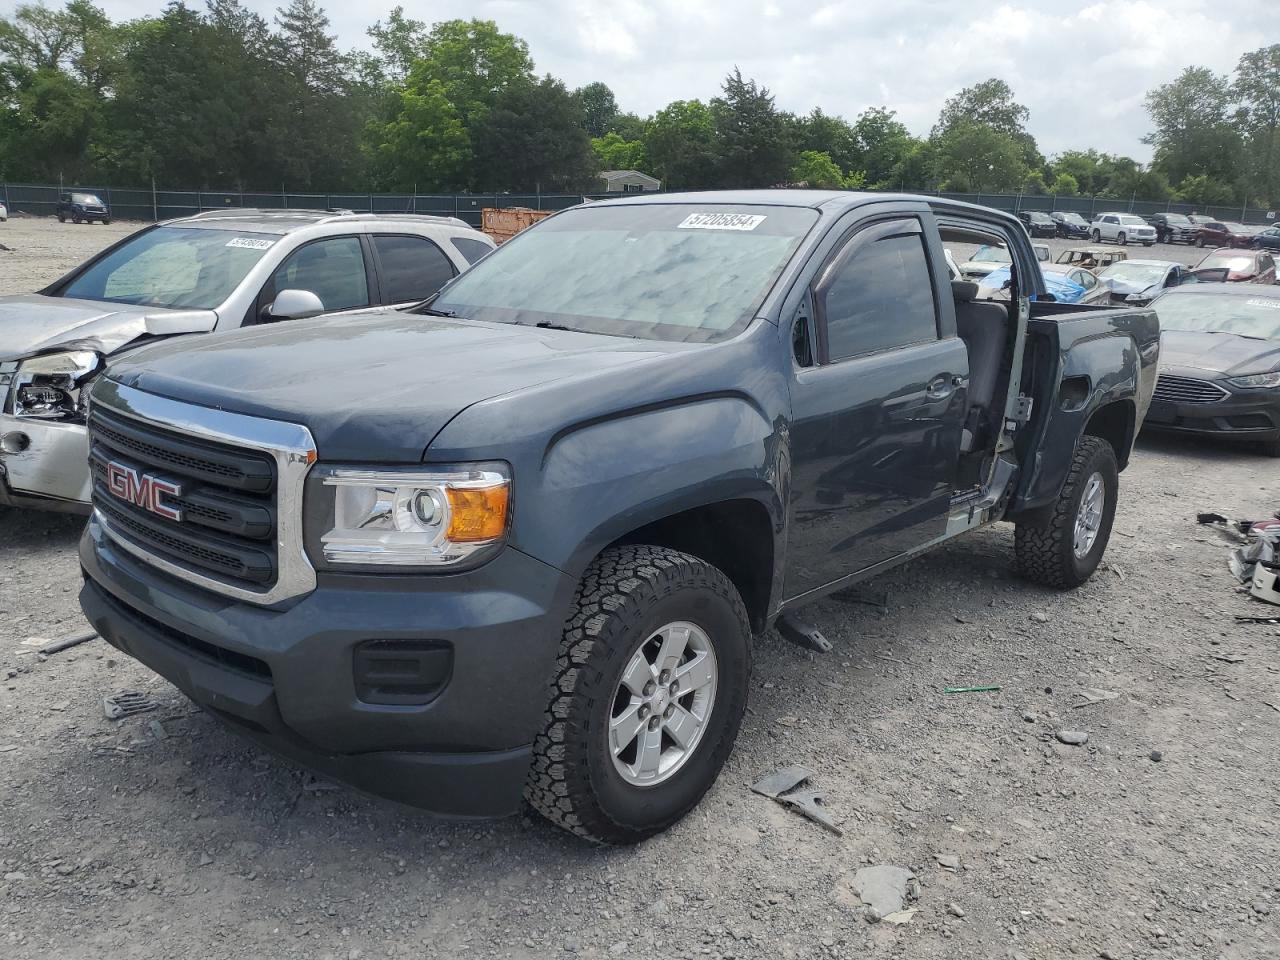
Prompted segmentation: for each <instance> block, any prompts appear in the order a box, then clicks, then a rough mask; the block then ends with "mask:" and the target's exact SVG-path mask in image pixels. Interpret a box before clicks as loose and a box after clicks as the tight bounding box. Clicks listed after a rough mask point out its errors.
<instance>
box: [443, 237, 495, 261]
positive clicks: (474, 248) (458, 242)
mask: <svg viewBox="0 0 1280 960" xmlns="http://www.w3.org/2000/svg"><path fill="white" fill-rule="evenodd" d="M450 243H452V244H453V247H454V249H455V250H457V251H458V252H459V253H460V254H462V255H463V256H464V257H466V260H467V263H477V262H479V260H480V258H481V257H483V256H484V255H485V254H487V253H489V252H490V251H491V250H493V247H491V246H489V245H488V244H487V243H481V242H480V241H479V240H472V239H471V238H470V237H452V238H451V239H450Z"/></svg>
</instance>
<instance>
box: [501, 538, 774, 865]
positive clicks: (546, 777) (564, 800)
mask: <svg viewBox="0 0 1280 960" xmlns="http://www.w3.org/2000/svg"><path fill="white" fill-rule="evenodd" d="M678 620H687V621H690V622H692V623H695V624H697V625H698V626H700V627H701V628H702V629H703V630H704V631H705V632H706V633H707V634H708V636H709V637H710V638H711V639H712V642H713V643H714V646H715V655H716V666H717V680H716V694H715V702H714V705H713V706H712V708H711V712H710V714H709V715H708V716H707V719H706V723H707V724H708V727H707V728H706V730H705V731H704V732H703V735H702V739H701V740H700V741H699V742H698V744H697V746H696V747H695V748H694V753H693V754H692V755H691V756H690V757H689V758H688V761H687V762H686V763H685V764H684V766H682V767H681V768H679V769H678V770H677V771H676V773H675V774H674V775H672V776H671V777H670V778H669V779H667V780H665V781H663V782H661V783H659V784H657V785H655V786H645V787H638V786H634V785H632V784H629V783H627V782H626V781H625V780H624V779H623V778H622V777H621V775H620V774H619V773H618V772H617V770H616V769H615V767H614V763H613V758H612V756H611V755H610V753H609V749H608V739H607V732H606V731H607V729H608V723H609V717H610V710H611V708H612V698H613V694H614V691H615V690H616V689H617V687H618V683H619V681H620V679H621V677H622V674H623V671H624V669H625V668H626V666H627V663H628V661H629V660H630V658H631V656H632V654H633V653H634V652H635V650H636V649H637V648H638V646H639V645H640V643H641V642H642V640H643V639H644V638H645V635H646V634H648V633H651V632H652V631H654V630H656V629H657V628H659V627H661V626H662V625H664V624H667V623H670V622H672V621H678ZM750 673H751V626H750V622H749V620H748V618H747V611H746V607H745V606H744V605H743V602H742V598H741V596H739V594H738V591H737V589H736V588H735V587H734V585H733V584H732V583H731V582H730V581H729V578H728V577H726V576H725V575H724V574H723V573H721V572H720V570H718V569H717V568H716V567H713V566H712V565H711V564H709V563H706V562H704V561H702V560H699V559H698V558H697V557H693V556H690V555H689V554H686V553H681V552H679V551H676V550H669V549H666V548H664V547H653V546H644V545H635V546H621V547H610V548H609V549H607V550H605V551H604V552H603V553H602V554H600V556H599V557H597V558H596V559H595V561H594V562H593V563H592V564H591V566H590V567H589V568H588V569H587V572H586V573H585V574H584V575H583V577H582V581H581V582H580V583H579V584H578V589H577V594H576V595H575V597H574V604H573V609H572V611H571V612H570V614H569V619H568V622H567V623H566V624H565V630H564V637H563V639H562V641H561V644H560V654H559V657H558V659H557V661H556V668H555V677H554V679H553V681H552V688H551V696H550V700H549V702H548V704H547V712H546V716H545V726H544V728H543V730H542V731H541V732H540V733H539V734H538V736H537V738H536V739H535V740H534V744H533V765H532V768H531V769H530V772H529V779H528V781H527V783H526V785H525V797H526V798H527V799H528V801H529V803H530V804H532V805H533V807H534V809H536V810H537V811H538V812H539V813H541V814H542V815H543V816H545V817H546V818H547V819H549V820H550V821H551V822H552V823H555V824H556V825H557V826H560V827H563V828H564V829H566V830H569V831H571V832H572V833H575V834H577V835H578V836H580V837H584V838H586V839H588V840H591V841H594V842H596V843H636V842H639V841H641V840H644V839H645V838H647V837H651V836H653V835H654V834H656V833H660V832H661V831H662V830H665V829H666V828H667V827H669V826H670V825H671V824H673V823H675V822H676V821H677V820H679V819H680V818H681V817H683V816H684V815H685V814H686V813H688V812H689V811H690V810H691V809H693V807H694V806H695V805H696V804H697V803H698V801H699V800H701V799H702V797H703V795H704V794H705V793H706V792H707V790H708V789H709V788H710V787H711V785H712V784H713V783H714V782H715V779H716V777H717V776H718V775H719V773H720V770H721V768H722V767H723V766H724V763H725V761H726V760H727V759H728V757H729V753H730V751H731V750H732V749H733V742H734V740H735V739H736V737H737V735H738V727H739V726H740V725H741V722H742V715H743V712H744V711H745V709H746V705H747V685H748V680H749V678H750Z"/></svg>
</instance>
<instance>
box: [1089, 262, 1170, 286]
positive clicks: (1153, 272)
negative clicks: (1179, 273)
mask: <svg viewBox="0 0 1280 960" xmlns="http://www.w3.org/2000/svg"><path fill="white" fill-rule="evenodd" d="M1168 269H1169V268H1168V267H1161V266H1156V265H1154V264H1150V263H1133V262H1132V261H1125V260H1122V261H1120V262H1119V263H1113V264H1111V266H1109V267H1107V268H1106V269H1105V270H1100V271H1098V276H1099V277H1103V278H1106V279H1108V280H1124V281H1125V282H1127V283H1145V284H1147V285H1148V286H1150V285H1151V284H1153V283H1159V282H1160V281H1161V280H1162V279H1163V278H1164V274H1165V271H1166V270H1168Z"/></svg>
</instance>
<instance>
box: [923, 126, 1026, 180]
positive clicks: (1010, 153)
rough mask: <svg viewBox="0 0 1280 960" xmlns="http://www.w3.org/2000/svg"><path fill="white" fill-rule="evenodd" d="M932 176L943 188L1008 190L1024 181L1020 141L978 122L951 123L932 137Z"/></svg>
mask: <svg viewBox="0 0 1280 960" xmlns="http://www.w3.org/2000/svg"><path fill="white" fill-rule="evenodd" d="M932 140H933V143H934V151H935V152H934V165H935V176H936V177H937V178H938V179H939V180H941V181H944V182H945V186H944V187H943V189H947V190H954V191H958V192H962V193H1012V192H1014V191H1016V190H1017V189H1018V188H1019V187H1020V186H1021V185H1022V184H1023V183H1024V182H1025V180H1026V176H1027V165H1026V163H1025V162H1024V161H1023V151H1022V147H1021V144H1019V143H1018V141H1017V140H1015V139H1014V138H1013V137H1011V136H1009V135H1008V134H1007V133H1004V132H1002V131H1000V130H996V129H995V128H993V127H989V126H987V125H985V124H980V123H954V124H952V125H951V126H950V127H948V128H947V129H946V130H945V131H944V132H942V133H941V134H939V135H937V136H935V137H933V138H932Z"/></svg>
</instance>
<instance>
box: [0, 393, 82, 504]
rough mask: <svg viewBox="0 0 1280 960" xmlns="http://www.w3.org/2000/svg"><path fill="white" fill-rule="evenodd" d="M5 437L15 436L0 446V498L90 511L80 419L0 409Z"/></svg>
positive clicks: (1, 434) (1, 432)
mask: <svg viewBox="0 0 1280 960" xmlns="http://www.w3.org/2000/svg"><path fill="white" fill-rule="evenodd" d="M7 438H13V439H11V440H10V442H8V443H5V444H3V445H2V446H0V504H5V505H8V506H22V507H36V508H37V509H47V510H59V511H63V512H70V513H88V512H89V463H88V459H89V439H88V433H87V431H86V429H85V426H84V424H82V423H60V422H58V421H56V420H36V419H32V418H30V417H14V416H11V415H9V414H0V440H3V439H7ZM18 438H21V441H20V442H19V439H18ZM19 447H22V449H18V448H19ZM6 449H8V450H9V451H10V452H6Z"/></svg>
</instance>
